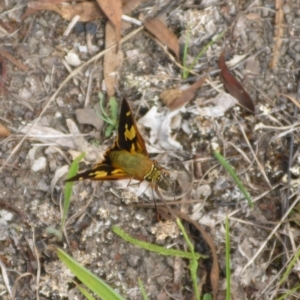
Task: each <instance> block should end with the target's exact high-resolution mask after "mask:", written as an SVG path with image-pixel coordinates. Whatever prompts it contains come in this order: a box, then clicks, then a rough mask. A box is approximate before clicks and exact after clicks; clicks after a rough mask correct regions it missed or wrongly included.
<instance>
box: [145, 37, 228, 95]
mask: <svg viewBox="0 0 300 300" xmlns="http://www.w3.org/2000/svg"><path fill="white" fill-rule="evenodd" d="M147 35H148V36H149V37H150V38H152V39H153V40H154V41H155V42H156V43H157V44H158V45H159V46H160V47H161V48H162V49H163V51H164V52H165V53H166V54H167V55H168V57H169V59H170V60H171V61H172V62H173V63H174V64H175V65H176V66H177V67H178V68H180V69H182V70H183V69H184V67H183V65H182V64H180V63H179V62H177V61H176V59H175V58H174V56H173V55H172V54H171V53H170V52H169V51H168V50H167V48H166V46H165V45H163V44H162V43H161V42H160V41H159V40H158V39H156V38H154V37H153V36H151V35H150V34H147ZM190 73H191V74H193V75H195V76H198V77H199V76H205V74H202V75H200V74H198V73H196V72H194V71H193V70H190ZM205 82H206V83H208V84H209V85H210V86H211V87H213V88H214V89H216V90H217V91H218V92H219V93H222V91H221V90H220V89H217V88H216V86H215V85H214V84H213V83H212V82H211V81H210V80H209V79H208V78H206V80H205Z"/></svg>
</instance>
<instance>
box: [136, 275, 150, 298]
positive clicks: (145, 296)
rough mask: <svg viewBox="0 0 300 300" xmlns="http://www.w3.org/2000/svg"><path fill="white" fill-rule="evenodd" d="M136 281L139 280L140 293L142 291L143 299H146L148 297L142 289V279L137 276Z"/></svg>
mask: <svg viewBox="0 0 300 300" xmlns="http://www.w3.org/2000/svg"><path fill="white" fill-rule="evenodd" d="M138 281H139V286H140V289H141V293H142V296H143V299H144V300H148V297H147V294H146V291H145V289H144V286H143V283H142V280H141V279H140V278H138Z"/></svg>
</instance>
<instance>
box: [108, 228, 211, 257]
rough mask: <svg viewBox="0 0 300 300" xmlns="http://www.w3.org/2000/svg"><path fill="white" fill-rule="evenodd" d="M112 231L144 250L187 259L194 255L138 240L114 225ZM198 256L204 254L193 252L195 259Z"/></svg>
mask: <svg viewBox="0 0 300 300" xmlns="http://www.w3.org/2000/svg"><path fill="white" fill-rule="evenodd" d="M112 231H113V232H114V233H115V234H117V235H118V236H120V237H121V238H122V239H123V240H125V241H127V242H129V243H131V244H134V245H136V246H138V247H141V248H143V249H146V250H149V251H152V252H156V253H158V254H161V255H168V256H178V257H182V258H187V259H193V257H194V255H193V254H192V253H190V252H185V251H180V250H176V249H166V248H164V247H160V246H158V245H154V244H151V243H147V242H144V241H139V240H137V239H135V238H133V237H131V236H130V235H128V234H127V233H126V232H124V231H123V230H122V229H120V228H119V227H116V226H113V228H112ZM200 257H202V258H205V256H202V255H201V254H199V253H195V258H196V259H197V260H198V259H200Z"/></svg>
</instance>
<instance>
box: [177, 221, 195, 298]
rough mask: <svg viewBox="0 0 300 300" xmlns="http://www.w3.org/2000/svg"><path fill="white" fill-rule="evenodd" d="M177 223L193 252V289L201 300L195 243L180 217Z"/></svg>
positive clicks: (191, 270) (191, 271)
mask: <svg viewBox="0 0 300 300" xmlns="http://www.w3.org/2000/svg"><path fill="white" fill-rule="evenodd" d="M176 223H177V225H178V227H179V228H180V230H181V232H182V234H183V237H184V239H185V241H186V243H187V244H188V246H189V248H190V251H191V254H192V258H191V260H190V265H189V268H190V273H191V277H192V282H193V289H194V293H195V298H196V299H197V300H200V292H199V289H198V280H197V269H198V259H197V258H196V254H197V253H195V251H194V245H193V244H192V242H191V241H190V239H189V237H188V235H187V233H186V231H185V229H184V227H183V225H182V223H181V222H180V219H176Z"/></svg>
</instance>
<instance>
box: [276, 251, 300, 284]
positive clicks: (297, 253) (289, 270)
mask: <svg viewBox="0 0 300 300" xmlns="http://www.w3.org/2000/svg"><path fill="white" fill-rule="evenodd" d="M299 256H300V250H298V251H297V252H296V253H295V255H294V257H293V258H292V259H291V261H290V262H289V264H288V266H287V268H286V270H285V272H284V274H283V276H282V278H281V279H280V281H279V284H280V285H282V284H283V283H284V282H285V281H286V279H287V277H288V276H289V274H290V273H291V271H292V269H293V267H294V266H295V263H296V262H297V260H298V258H299Z"/></svg>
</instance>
